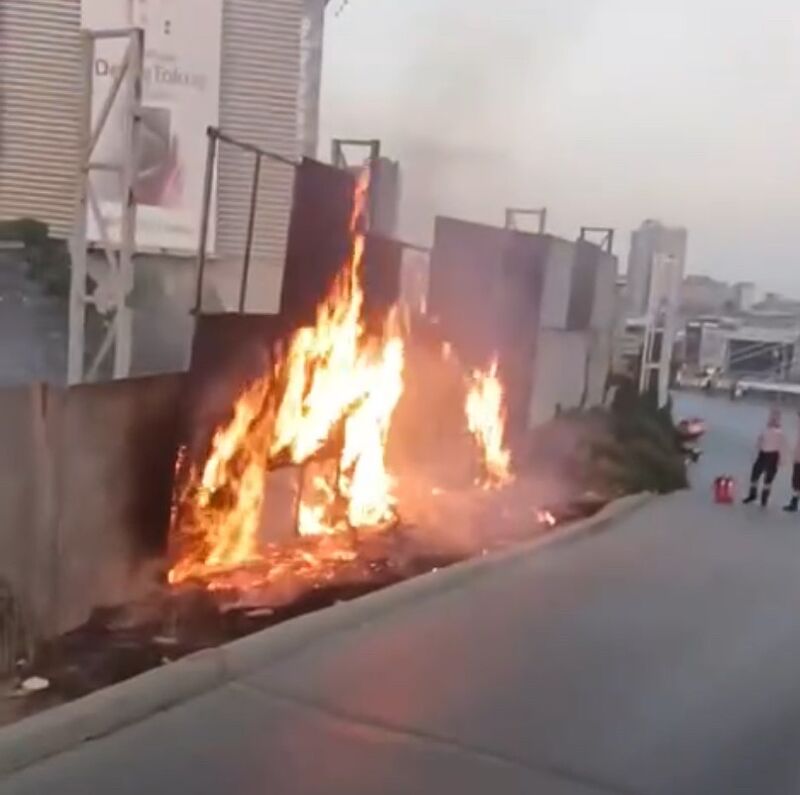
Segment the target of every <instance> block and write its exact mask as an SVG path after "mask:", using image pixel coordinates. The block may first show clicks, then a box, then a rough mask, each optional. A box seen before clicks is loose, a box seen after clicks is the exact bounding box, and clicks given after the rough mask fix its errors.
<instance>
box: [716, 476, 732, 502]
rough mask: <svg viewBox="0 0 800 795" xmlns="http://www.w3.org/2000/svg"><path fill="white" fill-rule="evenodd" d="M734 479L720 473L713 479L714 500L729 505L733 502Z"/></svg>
mask: <svg viewBox="0 0 800 795" xmlns="http://www.w3.org/2000/svg"><path fill="white" fill-rule="evenodd" d="M733 491H734V480H733V478H732V477H730V475H720V476H719V477H718V478H717V479H716V480H715V481H714V502H716V503H719V504H720V505H730V504H731V503H732V502H733V497H734V494H733Z"/></svg>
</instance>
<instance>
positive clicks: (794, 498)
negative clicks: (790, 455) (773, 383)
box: [783, 411, 800, 513]
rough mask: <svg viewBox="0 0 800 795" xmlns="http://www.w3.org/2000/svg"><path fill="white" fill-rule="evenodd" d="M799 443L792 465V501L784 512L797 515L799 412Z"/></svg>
mask: <svg viewBox="0 0 800 795" xmlns="http://www.w3.org/2000/svg"><path fill="white" fill-rule="evenodd" d="M797 420H798V423H797V441H796V442H795V445H794V462H793V464H792V499H790V500H789V503H788V504H787V505H784V506H783V510H784V511H788V512H789V513H797V506H798V503H800V411H798V412H797Z"/></svg>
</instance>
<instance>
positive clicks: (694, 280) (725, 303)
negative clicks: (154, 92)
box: [680, 274, 738, 317]
mask: <svg viewBox="0 0 800 795" xmlns="http://www.w3.org/2000/svg"><path fill="white" fill-rule="evenodd" d="M737 304H738V302H737V299H736V292H735V288H732V287H731V286H730V285H728V284H727V283H726V282H720V281H717V280H716V279H712V278H711V277H710V276H700V275H693V274H690V275H689V276H686V277H685V278H684V280H683V284H682V285H681V302H680V308H681V312H682V314H683V315H684V316H689V317H694V316H696V315H706V314H720V313H722V312H726V311H728V310H729V309H738V305H737Z"/></svg>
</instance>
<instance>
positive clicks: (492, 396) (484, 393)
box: [465, 359, 512, 488]
mask: <svg viewBox="0 0 800 795" xmlns="http://www.w3.org/2000/svg"><path fill="white" fill-rule="evenodd" d="M465 409H466V414H467V425H468V427H469V431H470V433H471V434H472V435H473V437H474V438H475V442H476V443H477V445H478V448H479V449H480V451H481V455H482V457H483V462H482V463H483V470H484V472H483V474H484V477H483V479H482V485H483V486H484V488H499V487H501V486H504V485H506V484H508V483H510V482H511V480H512V475H511V453H510V452H509V450H508V448H506V447H505V446H504V438H503V437H504V435H505V425H506V412H505V405H504V394H503V385H502V384H501V383H500V379H499V377H498V375H497V359H495V360H494V361H492V363H491V365H490V366H489V369H488V370H474V371H473V373H472V379H471V385H470V389H469V392H468V393H467V401H466V406H465Z"/></svg>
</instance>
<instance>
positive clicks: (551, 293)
mask: <svg viewBox="0 0 800 795" xmlns="http://www.w3.org/2000/svg"><path fill="white" fill-rule="evenodd" d="M574 266H575V244H574V243H572V242H570V241H569V240H560V239H559V238H550V244H549V247H548V252H547V259H546V264H545V276H544V292H543V295H542V304H541V317H540V325H541V327H542V328H544V329H566V328H567V316H568V313H569V303H570V295H571V291H572V270H573V268H574Z"/></svg>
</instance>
